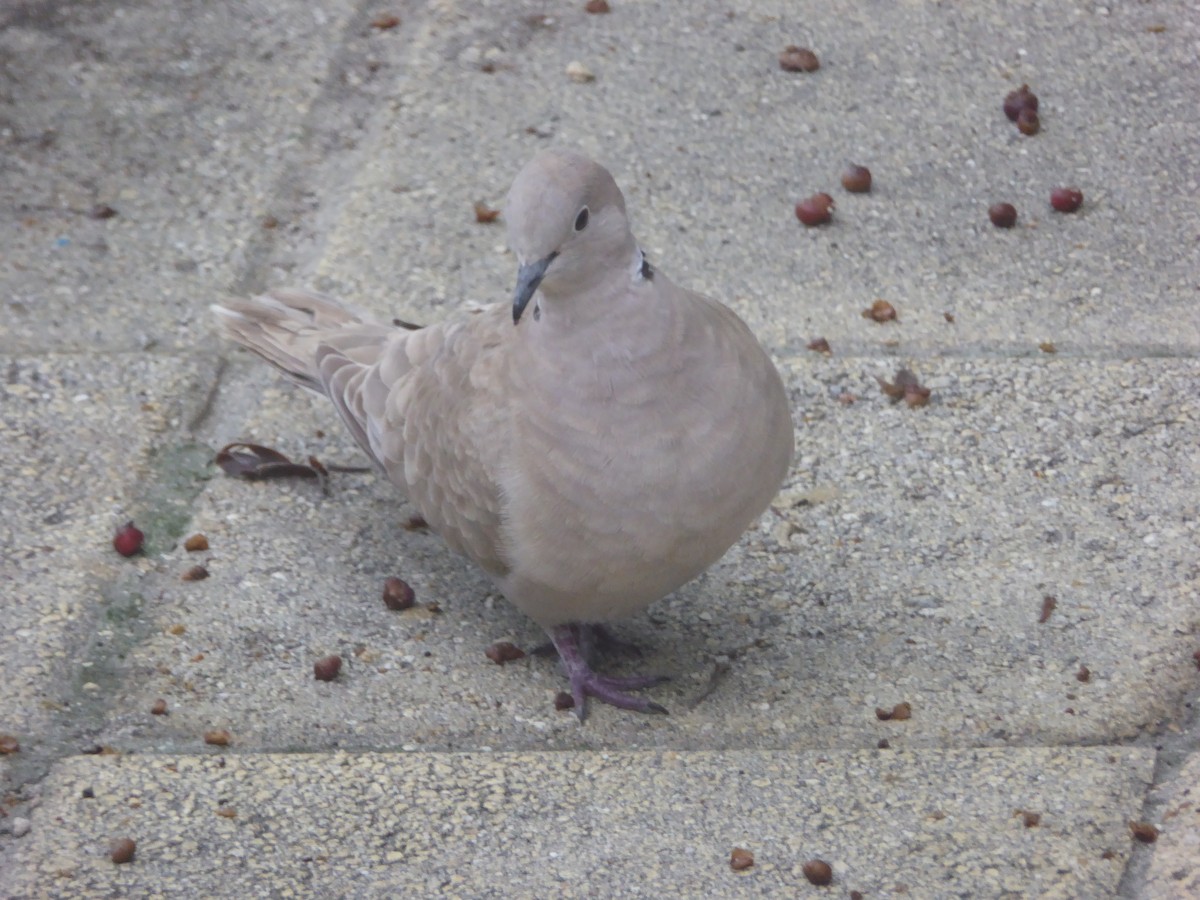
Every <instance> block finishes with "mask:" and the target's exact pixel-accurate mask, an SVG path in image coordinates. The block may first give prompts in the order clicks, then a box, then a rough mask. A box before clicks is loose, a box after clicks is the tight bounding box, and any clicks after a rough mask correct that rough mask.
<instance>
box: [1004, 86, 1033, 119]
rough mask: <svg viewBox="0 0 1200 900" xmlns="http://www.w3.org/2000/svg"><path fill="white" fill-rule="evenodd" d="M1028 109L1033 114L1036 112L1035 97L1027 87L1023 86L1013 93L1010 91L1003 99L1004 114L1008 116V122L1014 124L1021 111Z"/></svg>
mask: <svg viewBox="0 0 1200 900" xmlns="http://www.w3.org/2000/svg"><path fill="white" fill-rule="evenodd" d="M1024 109H1029V110H1032V111H1033V112H1034V113H1036V112H1037V111H1038V98H1037V95H1036V94H1035V93H1034V92H1033V91H1031V90H1030V89H1029V85H1027V84H1023V85H1021V86H1020V87H1019V88H1017V89H1016V90H1015V91H1010V92H1009V93H1008V94H1007V95H1006V96H1005V98H1004V114H1005V115H1006V116H1008V119H1009V121H1010V122H1015V121H1017V119H1018V118H1019V117H1020V115H1021V110H1024Z"/></svg>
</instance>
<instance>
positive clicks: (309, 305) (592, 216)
mask: <svg viewBox="0 0 1200 900" xmlns="http://www.w3.org/2000/svg"><path fill="white" fill-rule="evenodd" d="M505 221H506V223H507V226H508V238H509V243H510V245H511V247H512V249H513V251H514V252H515V254H516V257H517V262H518V263H519V266H520V268H519V269H518V272H517V288H516V292H515V295H514V297H513V302H512V305H511V306H510V307H506V306H504V305H502V304H496V305H493V306H489V307H485V308H483V309H482V310H478V311H476V312H474V313H469V312H468V313H462V314H459V315H456V316H453V317H451V318H449V319H447V320H446V321H443V322H439V323H437V324H435V325H431V326H429V327H427V328H423V329H420V330H411V329H410V328H404V327H395V326H391V325H387V324H383V323H380V322H378V321H375V320H374V319H372V318H370V317H368V316H366V315H363V314H361V313H358V312H355V311H352V310H351V309H350V308H348V307H346V306H344V305H342V304H340V303H338V302H337V301H334V300H332V299H330V298H328V297H324V296H321V295H319V294H314V293H308V292H302V291H274V292H271V293H269V294H267V295H265V296H261V297H257V298H255V299H252V300H245V301H233V302H230V303H228V304H227V305H224V306H214V307H213V309H214V311H215V312H216V313H217V314H218V318H219V321H220V324H221V326H222V328H223V330H224V332H225V333H226V334H227V335H228V336H229V337H231V338H233V340H235V341H237V342H238V343H240V344H242V345H244V346H246V347H249V348H250V349H251V350H253V351H254V352H255V353H257V354H259V355H260V356H262V357H263V358H264V359H266V360H267V361H268V362H270V363H272V364H273V365H275V366H276V367H278V368H279V369H281V370H282V371H283V372H284V374H286V375H287V376H288V377H290V378H291V379H292V380H294V381H296V382H298V383H299V384H301V385H303V386H304V387H307V388H310V389H312V390H314V391H318V392H320V393H322V394H325V395H326V396H328V397H329V399H330V400H332V401H333V404H334V406H335V407H337V410H338V412H339V413H340V415H341V417H342V420H343V421H344V422H345V423H346V425H347V427H349V429H350V431H351V432H352V433H353V434H354V437H355V439H356V440H357V441H358V443H359V445H360V446H361V447H362V448H363V450H364V451H366V453H367V455H368V456H370V457H371V458H372V459H373V460H374V461H375V462H376V463H377V464H378V466H379V467H380V468H381V469H382V470H383V472H385V473H386V474H387V476H388V477H389V478H390V479H391V480H392V481H393V482H394V483H395V484H396V485H398V486H399V487H400V489H401V490H402V491H404V493H405V494H406V495H407V496H408V498H409V500H410V501H411V502H412V504H413V505H414V506H415V507H416V508H417V510H418V511H419V512H420V514H421V515H422V516H423V517H424V518H425V520H426V521H427V522H428V523H429V525H430V527H431V528H432V529H433V530H434V531H436V532H437V533H439V534H440V535H441V536H442V537H443V538H444V539H445V540H446V542H447V543H448V544H449V545H450V546H451V547H452V548H453V549H454V550H456V551H458V552H460V553H462V554H464V555H466V556H468V557H470V558H471V559H472V560H474V561H475V562H476V563H477V564H478V565H479V566H480V567H481V568H482V569H483V570H484V571H485V572H487V574H488V575H489V576H491V578H492V580H493V581H494V582H495V583H496V585H497V587H498V588H499V589H500V590H501V591H502V592H503V594H504V596H505V597H507V598H508V599H509V600H510V601H511V602H512V603H513V604H514V605H516V606H517V608H519V609H521V610H522V611H524V612H525V613H526V614H527V615H528V616H529V617H530V618H532V619H533V620H534V621H536V622H537V623H538V624H539V625H541V626H542V627H543V628H544V629H546V631H547V633H548V634H549V635H550V639H551V640H552V641H553V643H554V646H555V648H556V649H557V650H558V654H559V656H560V657H561V659H562V664H563V667H564V669H565V671H566V674H567V677H568V678H569V680H570V684H571V693H572V695H573V697H574V700H575V709H576V712H577V713H578V714H579V715H580V717H581V718H582V717H583V715H584V713H585V704H586V700H587V697H588V696H589V695H590V696H592V697H596V698H597V699H599V700H602V701H604V702H607V703H611V704H613V705H614V706H619V707H622V708H625V709H633V710H641V711H652V712H666V710H665V709H663V708H662V707H661V706H659V705H658V704H657V703H653V702H651V701H649V700H647V699H644V698H642V697H635V696H631V695H630V694H629V693H627V692H628V691H630V690H635V689H638V688H643V687H647V686H649V685H651V684H654V683H656V682H657V681H658V680H659V679H656V678H653V677H644V676H635V677H630V678H612V677H607V676H604V675H600V674H598V673H596V672H594V671H593V670H592V669H591V667H590V662H589V654H590V647H591V645H592V644H593V642H594V640H595V639H599V638H601V637H603V636H604V634H603V632H602V631H601V630H600V626H601V625H602V624H603V623H606V622H610V621H612V620H614V619H619V618H622V617H624V616H629V615H632V614H634V613H637V612H640V611H641V610H643V609H645V608H646V607H647V606H649V605H650V604H651V603H652V602H653V601H655V600H657V599H659V598H660V597H662V596H663V595H665V594H667V593H669V592H671V591H673V590H675V589H676V588H677V587H679V586H680V585H682V584H684V583H685V582H687V581H689V580H690V579H692V578H693V577H695V576H696V575H698V574H699V573H700V572H702V571H704V569H705V568H707V567H708V566H709V565H711V564H712V563H713V562H715V561H716V560H717V559H718V558H720V557H721V555H722V554H724V553H725V551H726V550H727V549H729V547H730V545H732V544H733V542H734V541H736V540H737V539H738V537H739V536H740V535H741V534H742V532H743V531H745V529H746V528H747V526H749V525H750V523H751V522H752V521H753V520H754V519H756V518H757V517H758V516H759V514H761V513H762V511H763V510H764V509H765V508H766V507H767V504H768V503H769V502H770V501H771V499H772V497H773V496H774V495H775V493H776V491H777V490H778V489H779V486H780V483H781V482H782V481H783V478H784V475H785V474H786V472H787V469H788V464H789V462H790V460H791V456H792V446H793V444H792V440H793V433H792V419H791V414H790V412H789V408H788V401H787V396H786V394H785V393H784V389H783V384H782V383H781V381H780V379H779V374H778V373H777V372H776V370H775V366H774V365H773V364H772V363H771V360H770V359H769V358H768V356H767V354H766V353H765V352H764V351H763V349H762V347H761V346H760V345H759V343H758V341H757V340H756V339H755V337H754V335H753V334H751V332H750V330H749V329H748V328H747V327H746V325H745V324H744V323H743V322H742V321H741V319H739V318H738V317H737V315H736V314H735V313H733V312H732V311H731V310H730V309H728V308H727V307H725V306H723V305H722V304H720V303H718V302H716V301H715V300H710V299H708V298H707V297H702V296H700V295H699V294H695V293H692V292H690V291H686V290H683V289H682V288H679V287H677V286H676V285H675V284H673V283H672V282H671V281H670V280H669V279H667V278H666V277H665V276H664V275H663V274H662V273H661V272H659V271H658V270H657V269H655V268H652V267H651V266H650V264H649V263H648V262H647V261H646V259H645V257H644V256H643V254H642V251H641V250H640V249H639V247H638V245H637V243H636V242H635V240H634V237H633V234H632V233H631V232H630V230H629V221H628V219H627V218H626V214H625V198H624V197H623V196H622V195H621V191H620V189H619V188H618V187H617V185H616V182H615V181H613V178H612V176H611V175H610V174H609V173H608V171H607V170H605V169H604V168H603V167H601V166H600V165H598V164H596V163H594V162H592V161H591V160H590V159H587V158H586V157H584V156H582V155H580V154H578V153H575V152H572V151H568V150H562V149H553V150H547V151H544V152H542V153H539V154H538V155H537V156H536V157H535V158H534V159H533V160H532V161H531V162H529V163H528V164H527V165H526V166H525V168H524V169H522V170H521V172H520V174H518V175H517V178H516V181H515V182H514V183H513V186H512V189H511V190H510V191H509V194H508V200H507V203H506V206H505Z"/></svg>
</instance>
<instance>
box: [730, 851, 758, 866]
mask: <svg viewBox="0 0 1200 900" xmlns="http://www.w3.org/2000/svg"><path fill="white" fill-rule="evenodd" d="M752 865H754V854H753V853H751V852H750V851H749V850H744V849H742V848H741V847H734V848H733V852H732V853H730V854H729V868H731V869H733V871H735V872H741V871H742V870H743V869H749V868H750V867H751V866H752Z"/></svg>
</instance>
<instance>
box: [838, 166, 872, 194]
mask: <svg viewBox="0 0 1200 900" xmlns="http://www.w3.org/2000/svg"><path fill="white" fill-rule="evenodd" d="M842 187H844V188H845V189H846V190H848V191H849V192H850V193H852V194H865V193H867V192H868V191H870V190H871V170H870V169H868V168H867V167H866V166H859V165H850V166H849V167H848V168H847V169H846V171H845V172H843V173H842Z"/></svg>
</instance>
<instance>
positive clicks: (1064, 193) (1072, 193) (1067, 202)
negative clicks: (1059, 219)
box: [1050, 188, 1083, 213]
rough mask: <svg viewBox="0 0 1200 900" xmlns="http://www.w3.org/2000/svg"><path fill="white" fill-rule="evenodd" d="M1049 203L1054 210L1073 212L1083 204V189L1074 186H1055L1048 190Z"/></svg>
mask: <svg viewBox="0 0 1200 900" xmlns="http://www.w3.org/2000/svg"><path fill="white" fill-rule="evenodd" d="M1050 205H1051V206H1052V207H1054V211H1055V212H1061V213H1073V212H1075V210H1077V209H1079V207H1081V206H1082V205H1083V191H1080V190H1077V189H1076V188H1055V189H1054V190H1053V191H1051V192H1050Z"/></svg>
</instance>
